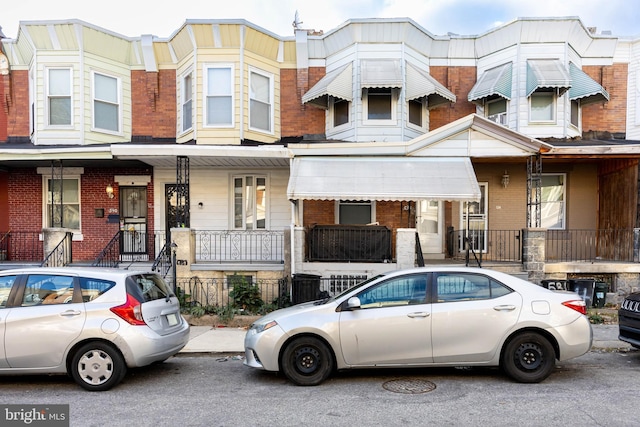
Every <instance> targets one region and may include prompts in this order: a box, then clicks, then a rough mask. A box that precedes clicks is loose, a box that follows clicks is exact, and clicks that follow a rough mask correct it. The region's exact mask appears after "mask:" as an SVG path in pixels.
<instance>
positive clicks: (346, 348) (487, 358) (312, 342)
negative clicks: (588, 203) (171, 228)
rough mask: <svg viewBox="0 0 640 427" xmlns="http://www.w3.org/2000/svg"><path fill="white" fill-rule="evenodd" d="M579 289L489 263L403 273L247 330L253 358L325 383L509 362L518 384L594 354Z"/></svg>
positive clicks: (308, 381)
mask: <svg viewBox="0 0 640 427" xmlns="http://www.w3.org/2000/svg"><path fill="white" fill-rule="evenodd" d="M585 314H586V305H585V303H584V301H583V300H582V299H580V297H579V296H578V295H577V294H575V293H565V292H554V291H550V290H548V289H544V288H542V287H540V286H537V285H535V284H532V283H529V282H527V281H524V280H521V279H518V278H516V277H514V276H511V275H508V274H504V273H500V272H497V271H491V270H487V269H480V268H467V267H434V268H429V267H427V268H416V269H411V270H404V271H395V272H392V273H388V274H385V275H382V276H378V277H375V278H373V279H370V280H367V281H365V282H363V283H360V284H359V285H357V286H355V287H353V288H351V289H349V290H348V291H346V292H344V293H342V294H341V295H338V296H335V297H332V298H327V299H324V300H319V301H315V302H310V303H303V304H299V305H295V306H293V307H289V308H285V309H282V310H278V311H274V312H272V313H270V314H268V315H266V316H264V317H262V318H260V319H259V320H257V321H256V322H255V323H254V324H253V325H252V326H251V328H250V329H249V330H248V331H247V334H246V337H245V341H244V346H245V362H244V364H245V365H247V366H250V367H253V368H257V369H262V370H266V371H274V372H275V371H281V372H283V373H284V375H285V376H286V377H287V378H288V379H289V380H290V381H292V382H293V383H295V384H297V385H317V384H320V383H321V382H322V381H324V380H325V379H326V378H327V377H329V375H331V373H332V372H333V371H334V370H336V369H337V370H344V369H354V368H373V367H427V366H499V367H501V368H502V369H503V370H504V371H505V372H506V374H507V375H509V376H510V377H511V378H513V379H514V380H516V381H518V382H524V383H535V382H540V381H542V380H544V379H545V378H547V377H548V376H549V375H550V374H551V372H552V371H553V369H554V366H555V362H556V360H567V359H570V358H574V357H577V356H580V355H582V354H584V353H586V352H588V351H589V349H590V348H591V342H592V331H591V324H590V323H589V320H588V319H587V317H586V315H585Z"/></svg>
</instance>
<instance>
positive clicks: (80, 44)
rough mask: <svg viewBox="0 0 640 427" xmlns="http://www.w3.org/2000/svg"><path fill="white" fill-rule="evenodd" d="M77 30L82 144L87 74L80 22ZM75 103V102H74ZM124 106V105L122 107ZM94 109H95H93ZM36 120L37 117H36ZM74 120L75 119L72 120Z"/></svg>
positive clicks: (82, 142)
mask: <svg viewBox="0 0 640 427" xmlns="http://www.w3.org/2000/svg"><path fill="white" fill-rule="evenodd" d="M74 28H75V31H76V37H78V53H79V55H80V58H79V59H80V65H79V69H80V70H79V71H80V76H81V80H80V81H81V82H82V83H81V84H80V104H81V108H80V111H81V113H80V144H81V145H84V133H85V127H84V122H85V118H84V109H85V106H86V100H85V91H84V81H85V75H84V69H85V67H84V41H83V39H82V28H81V27H80V24H75V25H74ZM74 80H75V79H74ZM71 94H72V96H73V87H72V89H71ZM72 104H73V102H72ZM120 108H122V106H121V107H120ZM92 111H93V110H92ZM73 115H74V114H73V111H72V112H71V117H73ZM34 120H35V118H34ZM72 121H73V120H72Z"/></svg>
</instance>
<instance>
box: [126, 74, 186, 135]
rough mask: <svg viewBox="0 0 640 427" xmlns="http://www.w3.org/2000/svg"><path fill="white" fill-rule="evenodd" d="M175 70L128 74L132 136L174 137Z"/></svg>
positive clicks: (175, 116)
mask: <svg viewBox="0 0 640 427" xmlns="http://www.w3.org/2000/svg"><path fill="white" fill-rule="evenodd" d="M176 96H177V95H176V72H175V70H160V71H159V72H146V71H140V70H136V71H132V72H131V104H132V105H131V108H132V112H131V121H132V123H131V134H132V135H133V136H134V137H147V138H170V139H175V137H176V126H177V124H176V120H177V110H176V108H177V98H176Z"/></svg>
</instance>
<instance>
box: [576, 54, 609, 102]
mask: <svg viewBox="0 0 640 427" xmlns="http://www.w3.org/2000/svg"><path fill="white" fill-rule="evenodd" d="M569 74H570V75H571V89H569V99H571V100H572V101H574V100H578V99H579V100H580V104H581V105H586V104H592V103H594V102H605V101H608V100H609V92H607V91H606V90H605V88H603V87H602V86H600V84H598V82H596V81H595V80H593V79H592V78H591V77H589V76H588V75H587V74H586V73H585V72H584V71H582V70H581V69H580V68H578V67H577V66H576V65H574V64H573V62H571V63H569Z"/></svg>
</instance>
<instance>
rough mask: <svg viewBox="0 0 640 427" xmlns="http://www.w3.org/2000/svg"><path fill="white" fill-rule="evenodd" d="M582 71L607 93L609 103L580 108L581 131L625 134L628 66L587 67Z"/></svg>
mask: <svg viewBox="0 0 640 427" xmlns="http://www.w3.org/2000/svg"><path fill="white" fill-rule="evenodd" d="M582 71H584V72H585V73H586V74H588V75H589V77H591V78H592V79H593V80H595V81H596V82H598V83H599V84H600V86H602V87H604V88H605V89H606V90H607V92H609V97H610V98H609V102H605V103H595V104H590V105H585V106H584V107H583V108H582V131H583V132H588V131H596V132H598V131H599V132H610V133H626V126H627V115H626V111H627V78H628V74H629V66H628V64H619V63H618V64H613V65H611V66H597V65H589V66H584V67H582Z"/></svg>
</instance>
